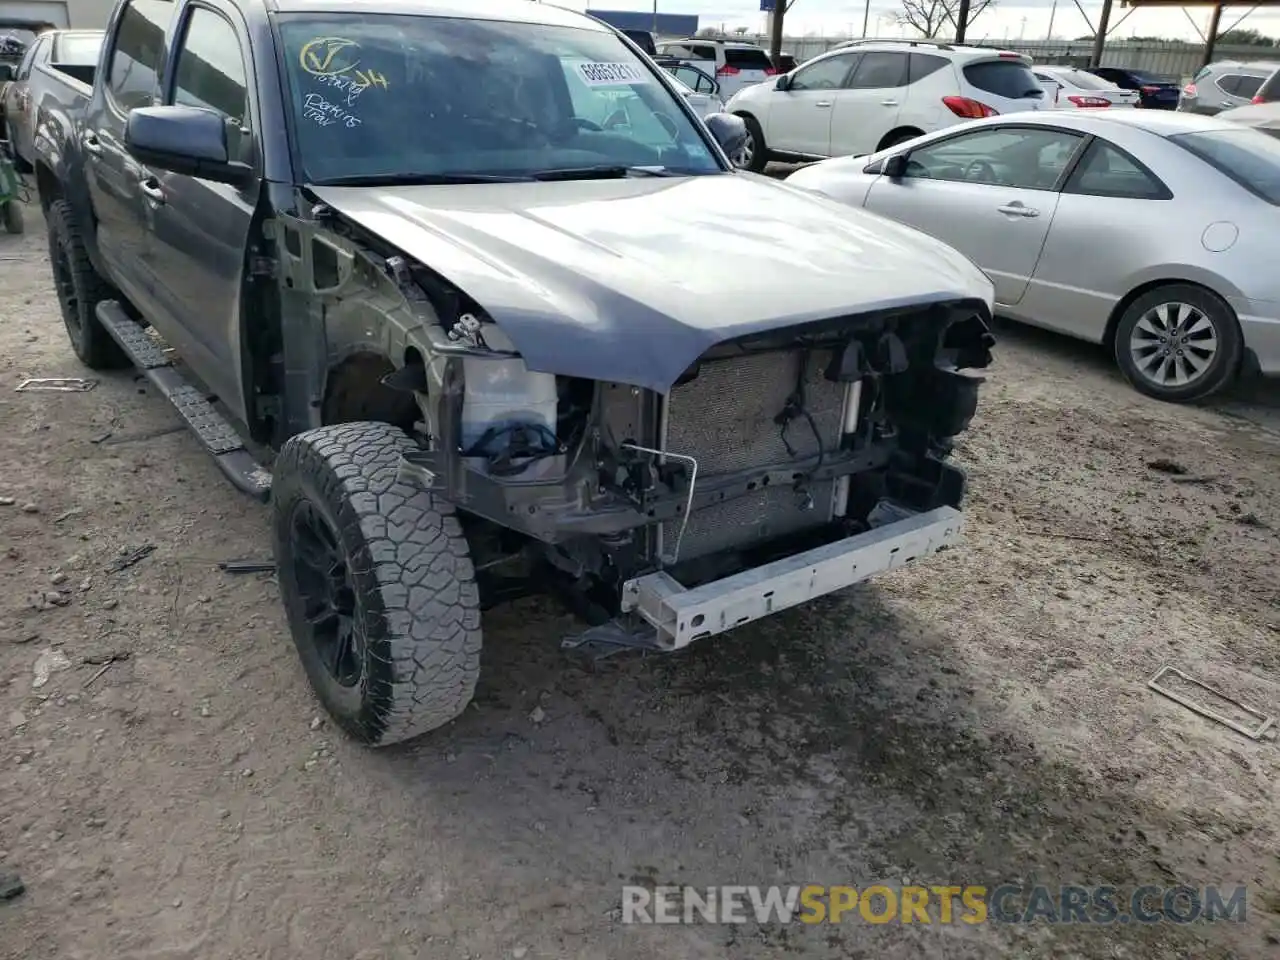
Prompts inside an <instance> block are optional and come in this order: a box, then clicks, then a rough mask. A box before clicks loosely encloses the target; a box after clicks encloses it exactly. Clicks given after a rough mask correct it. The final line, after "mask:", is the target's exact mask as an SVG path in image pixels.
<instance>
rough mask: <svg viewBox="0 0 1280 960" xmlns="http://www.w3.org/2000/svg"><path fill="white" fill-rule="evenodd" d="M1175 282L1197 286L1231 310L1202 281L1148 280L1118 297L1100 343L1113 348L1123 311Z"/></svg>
mask: <svg viewBox="0 0 1280 960" xmlns="http://www.w3.org/2000/svg"><path fill="white" fill-rule="evenodd" d="M1175 284H1176V285H1177V286H1180V287H1198V288H1199V289H1201V290H1203V291H1204V292H1205V293H1209V294H1212V295H1213V296H1215V297H1217V298H1218V299H1219V300H1221V301H1222V302H1223V304H1224V305H1225V306H1226V308H1227V309H1228V310H1231V305H1230V304H1229V303H1227V300H1226V297H1224V296H1222V294H1220V293H1218V291H1216V290H1214V289H1213V288H1211V287H1206V286H1205V285H1204V284H1203V283H1196V282H1195V281H1194V280H1184V279H1182V278H1181V277H1179V278H1178V279H1176V280H1175V279H1172V278H1170V279H1166V280H1149V281H1147V282H1146V283H1144V284H1142V285H1141V286H1139V287H1134V288H1133V289H1132V290H1130V291H1129V292H1128V293H1126V294H1125V295H1124V296H1123V297H1121V298H1120V302H1119V303H1117V304H1116V305H1115V307H1114V308H1113V309H1112V311H1111V316H1110V317H1108V318H1107V328H1106V330H1105V331H1104V332H1103V334H1102V345H1103V346H1104V347H1106V349H1107V350H1114V349H1115V345H1116V328H1117V327H1119V326H1120V318H1121V317H1123V316H1124V312H1125V311H1126V310H1128V309H1129V307H1130V306H1131V305H1132V304H1133V301H1135V300H1137V299H1138V298H1139V297H1141V296H1143V295H1144V294H1147V293H1150V292H1151V291H1152V290H1155V289H1157V288H1159V287H1171V286H1174V285H1175ZM1231 315H1232V317H1235V311H1234V310H1231ZM1238 322H1239V321H1238V320H1237V323H1238Z"/></svg>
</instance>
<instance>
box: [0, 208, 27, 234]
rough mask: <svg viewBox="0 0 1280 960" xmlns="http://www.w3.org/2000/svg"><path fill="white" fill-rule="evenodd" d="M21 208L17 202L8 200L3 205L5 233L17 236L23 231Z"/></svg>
mask: <svg viewBox="0 0 1280 960" xmlns="http://www.w3.org/2000/svg"><path fill="white" fill-rule="evenodd" d="M23 227H24V225H23V222H22V206H21V205H20V204H19V203H18V201H17V200H10V201H9V202H8V203H6V204H5V205H4V229H5V232H6V233H12V234H14V235H17V234H19V233H22V231H23Z"/></svg>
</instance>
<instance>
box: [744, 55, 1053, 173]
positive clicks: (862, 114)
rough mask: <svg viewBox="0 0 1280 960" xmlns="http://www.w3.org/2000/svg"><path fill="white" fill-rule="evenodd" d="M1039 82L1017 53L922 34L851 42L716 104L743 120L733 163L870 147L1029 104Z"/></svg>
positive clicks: (1033, 104) (759, 163) (1039, 102)
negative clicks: (743, 140)
mask: <svg viewBox="0 0 1280 960" xmlns="http://www.w3.org/2000/svg"><path fill="white" fill-rule="evenodd" d="M1044 99H1045V94H1044V88H1043V87H1041V85H1040V82H1039V81H1038V80H1036V78H1035V74H1033V73H1032V72H1031V58H1030V57H1027V56H1024V55H1022V54H1020V53H1012V52H1009V51H1003V50H988V49H984V48H981V47H959V46H953V45H951V44H946V43H935V42H931V41H923V40H919V41H918V40H896V41H895V40H871V41H854V42H852V43H850V44H846V45H844V46H841V47H837V48H836V49H834V50H831V51H828V52H827V53H824V54H822V55H821V56H818V57H815V58H814V59H812V60H809V61H807V62H806V63H804V64H802V65H801V66H799V67H797V68H796V69H795V70H792V71H791V72H790V73H788V74H785V75H783V76H781V77H779V78H778V79H777V81H776V82H774V83H762V84H759V85H757V86H754V87H748V88H747V89H745V90H742V91H740V92H738V93H737V94H736V95H735V96H733V97H732V98H731V99H729V101H728V103H727V104H726V106H725V108H726V109H727V110H728V111H729V112H730V113H736V114H737V115H738V116H740V117H742V119H743V120H745V121H746V124H747V130H748V131H749V132H750V138H749V140H748V143H747V146H746V148H745V149H744V151H743V153H742V156H741V157H740V159H739V162H740V163H741V164H742V165H743V166H745V167H747V169H749V170H754V171H757V172H759V171H760V170H763V169H764V165H765V164H766V163H767V162H768V161H769V160H771V159H778V160H814V159H822V158H825V157H840V156H860V155H862V154H867V153H875V152H876V151H877V150H883V149H885V148H886V147H891V146H894V145H895V144H898V143H902V142H903V141H904V140H910V139H912V138H913V137H918V136H920V135H921V134H925V133H932V132H933V131H934V130H941V129H942V128H943V127H949V126H951V125H952V124H955V123H961V122H963V121H965V120H973V119H976V118H978V117H989V116H992V115H994V114H997V113H1015V112H1017V111H1020V110H1039V109H1042V108H1043V107H1046V106H1048V104H1045V102H1044Z"/></svg>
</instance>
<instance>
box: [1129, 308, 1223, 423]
mask: <svg viewBox="0 0 1280 960" xmlns="http://www.w3.org/2000/svg"><path fill="white" fill-rule="evenodd" d="M1243 351H1244V338H1243V337H1242V336H1241V333H1240V324H1239V323H1238V322H1237V321H1236V317H1235V314H1234V313H1233V312H1232V310H1231V308H1230V307H1229V306H1227V304H1226V303H1224V302H1223V301H1222V300H1221V299H1220V298H1219V297H1218V296H1217V295H1216V294H1213V293H1211V292H1209V291H1208V290H1206V289H1205V288H1204V287H1197V286H1193V285H1191V284H1187V283H1170V284H1167V285H1165V286H1161V287H1157V288H1156V289H1154V290H1150V291H1148V292H1147V293H1144V294H1143V295H1142V296H1140V297H1138V298H1137V299H1136V300H1134V301H1133V303H1131V304H1130V305H1129V308H1128V309H1127V310H1125V312H1124V314H1123V316H1121V318H1120V323H1119V324H1118V325H1117V326H1116V337H1115V355H1116V363H1118V364H1119V366H1120V372H1121V373H1123V374H1124V377H1125V379H1126V380H1128V381H1129V383H1130V384H1131V385H1132V386H1133V388H1134V389H1135V390H1137V391H1138V392H1139V393H1145V394H1146V395H1147V396H1149V397H1155V398H1156V399H1157V400H1165V401H1168V402H1170V403H1186V402H1187V401H1191V400H1200V399H1203V398H1204V397H1207V396H1209V395H1210V394H1213V393H1216V392H1218V391H1219V390H1221V389H1222V388H1223V387H1225V386H1227V384H1229V383H1231V381H1232V380H1234V379H1235V377H1236V374H1237V373H1238V372H1239V370H1240V358H1241V355H1242V353H1243ZM1180 380H1181V381H1183V382H1179V381H1180Z"/></svg>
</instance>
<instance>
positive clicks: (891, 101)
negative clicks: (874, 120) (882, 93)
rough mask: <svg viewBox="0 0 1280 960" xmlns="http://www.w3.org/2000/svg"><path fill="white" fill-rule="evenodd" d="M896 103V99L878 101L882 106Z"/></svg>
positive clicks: (890, 105)
mask: <svg viewBox="0 0 1280 960" xmlns="http://www.w3.org/2000/svg"><path fill="white" fill-rule="evenodd" d="M897 105H898V101H897V100H881V101H880V106H882V107H896V106H897Z"/></svg>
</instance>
